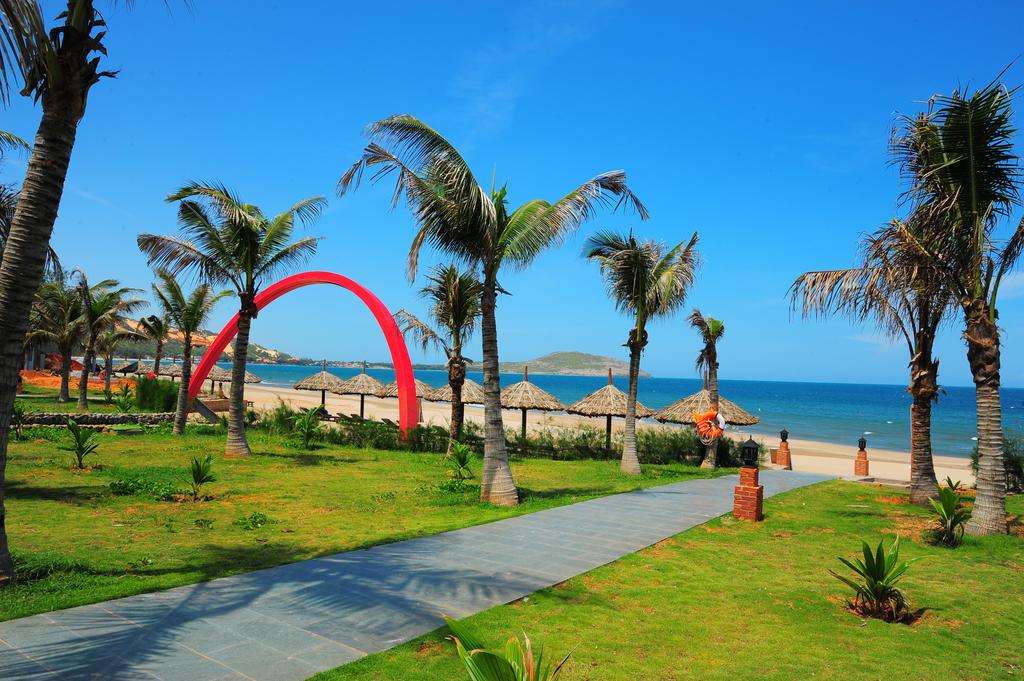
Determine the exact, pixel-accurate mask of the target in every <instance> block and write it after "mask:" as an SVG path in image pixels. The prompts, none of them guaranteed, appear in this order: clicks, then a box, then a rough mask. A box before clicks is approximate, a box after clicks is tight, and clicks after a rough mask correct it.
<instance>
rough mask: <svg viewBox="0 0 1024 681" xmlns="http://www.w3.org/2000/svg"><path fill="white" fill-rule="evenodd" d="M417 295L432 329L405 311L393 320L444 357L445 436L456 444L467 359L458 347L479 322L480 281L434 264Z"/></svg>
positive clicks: (460, 433) (452, 268)
mask: <svg viewBox="0 0 1024 681" xmlns="http://www.w3.org/2000/svg"><path fill="white" fill-rule="evenodd" d="M420 295H421V296H422V297H423V298H426V299H427V301H429V303H430V310H429V312H428V314H429V315H430V319H431V320H432V321H433V323H434V327H431V326H430V325H429V324H427V323H425V322H423V321H420V320H419V319H418V318H417V317H416V316H415V315H413V314H411V313H410V312H408V311H406V310H399V311H398V312H396V313H395V320H396V321H397V322H398V323H399V324H400V325H401V326H402V333H404V334H407V335H408V334H412V335H413V337H414V338H415V339H416V340H417V341H418V342H419V343H420V345H422V346H423V349H424V350H426V349H427V348H428V347H430V346H431V345H433V346H434V347H437V348H440V349H442V350H443V351H444V354H445V356H446V357H447V358H448V360H447V367H448V385H449V386H451V389H452V415H451V422H450V425H449V437H450V439H451V440H452V441H457V440H458V439H459V438H460V437H461V436H462V423H463V421H464V420H465V405H464V404H463V403H462V386H463V385H464V384H465V382H466V361H467V360H466V358H465V357H463V355H462V348H463V346H464V345H465V344H466V343H467V342H468V341H469V338H470V336H472V335H473V331H475V330H476V324H477V321H478V320H479V319H480V280H479V279H478V278H477V276H476V274H474V273H472V272H460V271H459V269H458V268H457V267H456V266H455V265H454V264H448V265H438V266H436V267H434V268H433V270H431V273H430V275H429V276H428V277H427V284H426V285H425V286H424V287H423V288H421V289H420ZM435 328H437V329H440V332H439V331H435V330H434V329H435Z"/></svg>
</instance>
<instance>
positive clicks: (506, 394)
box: [501, 367, 565, 440]
mask: <svg viewBox="0 0 1024 681" xmlns="http://www.w3.org/2000/svg"><path fill="white" fill-rule="evenodd" d="M501 406H502V407H504V408H505V409H519V410H520V411H522V412H523V429H522V437H523V439H524V440H525V439H526V411H527V410H528V409H536V410H539V411H562V410H563V409H565V405H564V404H562V403H561V402H559V401H558V399H557V398H556V397H555V396H554V395H552V394H551V393H549V392H547V391H544V390H541V389H540V388H538V387H537V386H535V385H534V384H533V383H530V367H523V380H521V381H519V382H518V383H513V384H512V385H510V386H509V387H507V388H505V389H504V390H502V391H501Z"/></svg>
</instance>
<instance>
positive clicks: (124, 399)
mask: <svg viewBox="0 0 1024 681" xmlns="http://www.w3.org/2000/svg"><path fill="white" fill-rule="evenodd" d="M113 402H114V406H116V407H117V410H118V411H119V412H121V413H122V414H127V413H128V412H130V411H131V410H132V408H133V407H134V406H135V397H134V396H133V395H132V388H131V386H130V385H128V384H127V383H122V384H121V387H120V389H119V391H118V393H117V396H116V397H114V398H113ZM168 411H170V410H168Z"/></svg>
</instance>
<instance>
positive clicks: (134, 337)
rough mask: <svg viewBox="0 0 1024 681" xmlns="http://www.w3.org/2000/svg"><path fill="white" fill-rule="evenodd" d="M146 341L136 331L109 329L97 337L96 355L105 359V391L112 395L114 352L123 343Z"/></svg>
mask: <svg viewBox="0 0 1024 681" xmlns="http://www.w3.org/2000/svg"><path fill="white" fill-rule="evenodd" d="M140 340H144V337H143V336H142V335H141V334H139V333H138V332H136V331H131V330H117V329H107V330H106V331H103V332H102V333H101V334H100V335H99V336H97V337H96V355H97V356H98V357H102V358H103V389H104V390H105V391H106V392H107V393H108V394H109V393H110V375H111V374H112V373H113V371H112V369H113V367H114V352H116V351H117V348H118V346H120V345H121V344H122V343H131V342H134V341H140Z"/></svg>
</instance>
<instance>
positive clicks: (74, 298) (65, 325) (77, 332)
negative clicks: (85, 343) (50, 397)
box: [25, 276, 85, 402]
mask: <svg viewBox="0 0 1024 681" xmlns="http://www.w3.org/2000/svg"><path fill="white" fill-rule="evenodd" d="M84 334H85V327H84V322H83V319H82V296H81V294H80V293H79V292H78V289H77V288H76V287H74V286H70V285H69V283H68V280H67V278H66V277H64V276H60V277H57V278H55V279H51V280H49V281H46V282H44V283H43V285H42V286H40V287H39V290H38V291H37V292H36V295H35V302H34V303H33V305H32V315H31V320H30V324H29V331H28V334H27V335H26V337H25V338H26V340H27V341H28V342H30V343H49V344H51V345H53V346H55V347H56V348H57V352H59V353H60V356H61V364H60V393H59V394H58V395H57V401H58V402H68V401H69V400H70V399H71V395H70V392H69V389H68V388H69V385H70V379H71V355H72V354H73V353H74V352H75V350H76V349H78V348H79V347H81V344H82V338H83V337H84Z"/></svg>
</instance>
